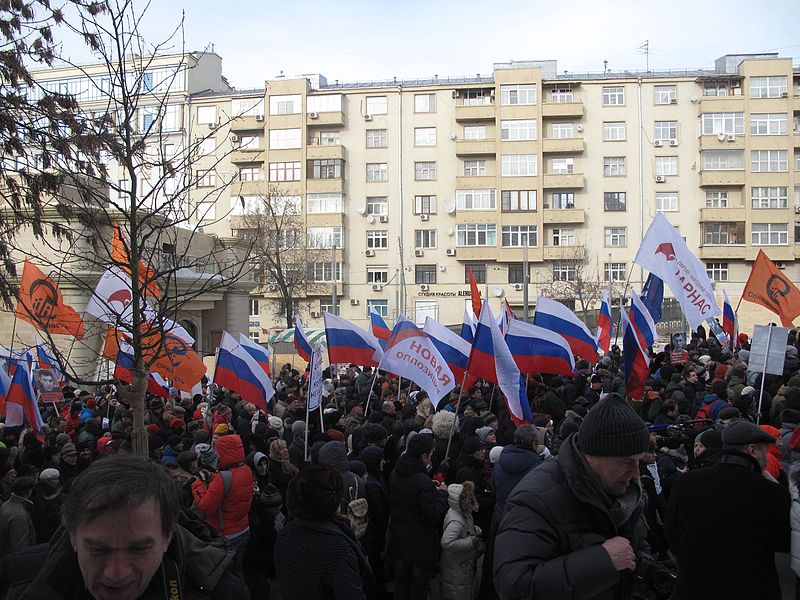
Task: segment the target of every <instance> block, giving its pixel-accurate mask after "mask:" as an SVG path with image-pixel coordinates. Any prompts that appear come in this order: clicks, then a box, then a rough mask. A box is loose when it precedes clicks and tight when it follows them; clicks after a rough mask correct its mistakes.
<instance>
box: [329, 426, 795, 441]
mask: <svg viewBox="0 0 800 600" xmlns="http://www.w3.org/2000/svg"><path fill="white" fill-rule="evenodd" d="M798 429H800V428H798ZM325 435H326V436H327V437H328V439H330V440H331V441H337V442H343V441H344V434H343V433H342V432H341V431H339V430H338V429H328V431H326V432H325Z"/></svg>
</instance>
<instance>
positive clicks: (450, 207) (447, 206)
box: [444, 202, 456, 215]
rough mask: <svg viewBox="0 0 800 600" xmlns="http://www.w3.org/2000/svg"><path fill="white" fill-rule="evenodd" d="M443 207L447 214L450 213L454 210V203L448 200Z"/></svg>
mask: <svg viewBox="0 0 800 600" xmlns="http://www.w3.org/2000/svg"><path fill="white" fill-rule="evenodd" d="M444 209H445V210H446V211H447V214H448V215H452V214H453V213H454V212H456V205H455V203H454V202H448V203H447V204H445V207H444Z"/></svg>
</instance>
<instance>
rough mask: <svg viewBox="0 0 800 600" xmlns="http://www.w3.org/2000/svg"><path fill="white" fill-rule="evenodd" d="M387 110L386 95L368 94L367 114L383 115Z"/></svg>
mask: <svg viewBox="0 0 800 600" xmlns="http://www.w3.org/2000/svg"><path fill="white" fill-rule="evenodd" d="M387 112H389V104H388V102H387V99H386V96H370V97H368V98H367V114H368V115H385V114H386V113H387Z"/></svg>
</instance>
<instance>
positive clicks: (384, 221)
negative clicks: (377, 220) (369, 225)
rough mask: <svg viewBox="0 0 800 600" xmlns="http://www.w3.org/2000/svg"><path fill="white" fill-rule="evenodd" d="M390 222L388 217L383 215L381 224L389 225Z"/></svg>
mask: <svg viewBox="0 0 800 600" xmlns="http://www.w3.org/2000/svg"><path fill="white" fill-rule="evenodd" d="M388 222H389V217H387V216H386V215H381V223H388Z"/></svg>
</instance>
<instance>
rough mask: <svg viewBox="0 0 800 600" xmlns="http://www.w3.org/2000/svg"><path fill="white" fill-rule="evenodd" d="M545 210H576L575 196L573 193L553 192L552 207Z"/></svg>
mask: <svg viewBox="0 0 800 600" xmlns="http://www.w3.org/2000/svg"><path fill="white" fill-rule="evenodd" d="M545 208H552V209H557V210H566V209H569V208H575V194H574V193H573V192H553V193H552V194H550V206H545Z"/></svg>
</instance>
